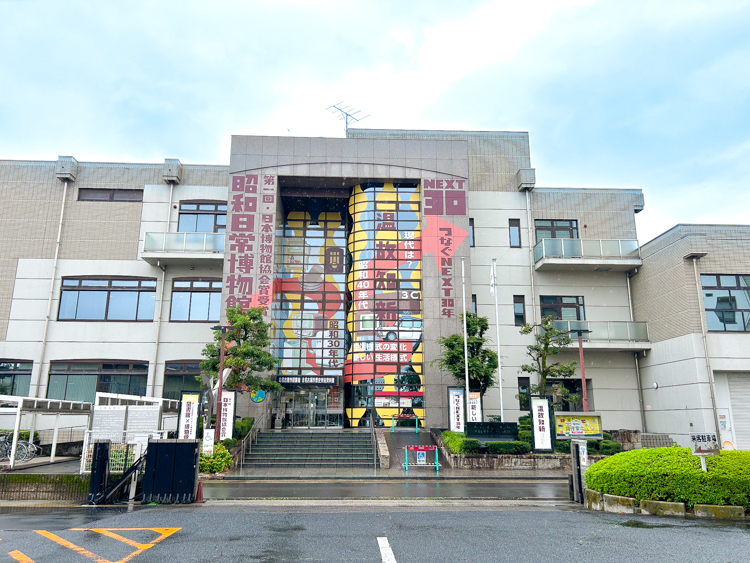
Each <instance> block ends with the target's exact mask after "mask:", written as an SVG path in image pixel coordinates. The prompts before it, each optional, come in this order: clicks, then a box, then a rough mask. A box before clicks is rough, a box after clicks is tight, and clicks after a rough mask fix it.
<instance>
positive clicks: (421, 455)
mask: <svg viewBox="0 0 750 563" xmlns="http://www.w3.org/2000/svg"><path fill="white" fill-rule="evenodd" d="M417 465H427V452H426V451H424V450H421V451H417Z"/></svg>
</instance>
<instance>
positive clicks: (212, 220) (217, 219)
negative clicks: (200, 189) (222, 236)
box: [177, 201, 227, 233]
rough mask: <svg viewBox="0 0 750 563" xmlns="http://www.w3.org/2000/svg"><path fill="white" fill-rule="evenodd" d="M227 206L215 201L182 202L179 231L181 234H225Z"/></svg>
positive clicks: (178, 223)
mask: <svg viewBox="0 0 750 563" xmlns="http://www.w3.org/2000/svg"><path fill="white" fill-rule="evenodd" d="M226 225H227V205H226V203H220V202H215V201H205V202H181V203H180V217H179V220H178V222H177V230H178V231H179V232H181V233H223V232H225V231H226Z"/></svg>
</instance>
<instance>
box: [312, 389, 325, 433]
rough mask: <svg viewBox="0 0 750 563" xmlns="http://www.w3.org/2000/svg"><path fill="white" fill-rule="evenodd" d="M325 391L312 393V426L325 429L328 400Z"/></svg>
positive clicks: (317, 390) (316, 390)
mask: <svg viewBox="0 0 750 563" xmlns="http://www.w3.org/2000/svg"><path fill="white" fill-rule="evenodd" d="M327 395H328V393H327V392H326V390H325V389H314V390H311V391H310V426H314V427H316V428H325V426H326V407H327V405H326V398H327Z"/></svg>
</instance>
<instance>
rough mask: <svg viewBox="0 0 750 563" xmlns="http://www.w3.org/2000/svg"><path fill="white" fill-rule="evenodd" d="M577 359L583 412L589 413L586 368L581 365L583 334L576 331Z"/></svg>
mask: <svg viewBox="0 0 750 563" xmlns="http://www.w3.org/2000/svg"><path fill="white" fill-rule="evenodd" d="M578 357H579V358H580V360H581V389H582V390H583V412H589V397H588V395H587V394H586V367H585V366H584V364H583V333H582V332H581V331H580V330H579V331H578Z"/></svg>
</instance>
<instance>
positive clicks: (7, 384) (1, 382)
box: [0, 360, 33, 397]
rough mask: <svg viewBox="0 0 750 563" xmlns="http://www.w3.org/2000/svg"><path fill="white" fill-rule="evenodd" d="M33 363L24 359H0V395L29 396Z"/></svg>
mask: <svg viewBox="0 0 750 563" xmlns="http://www.w3.org/2000/svg"><path fill="white" fill-rule="evenodd" d="M32 365H33V363H32V362H27V361H23V360H0V395H15V396H17V397H28V396H29V387H30V386H31V367H32Z"/></svg>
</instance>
